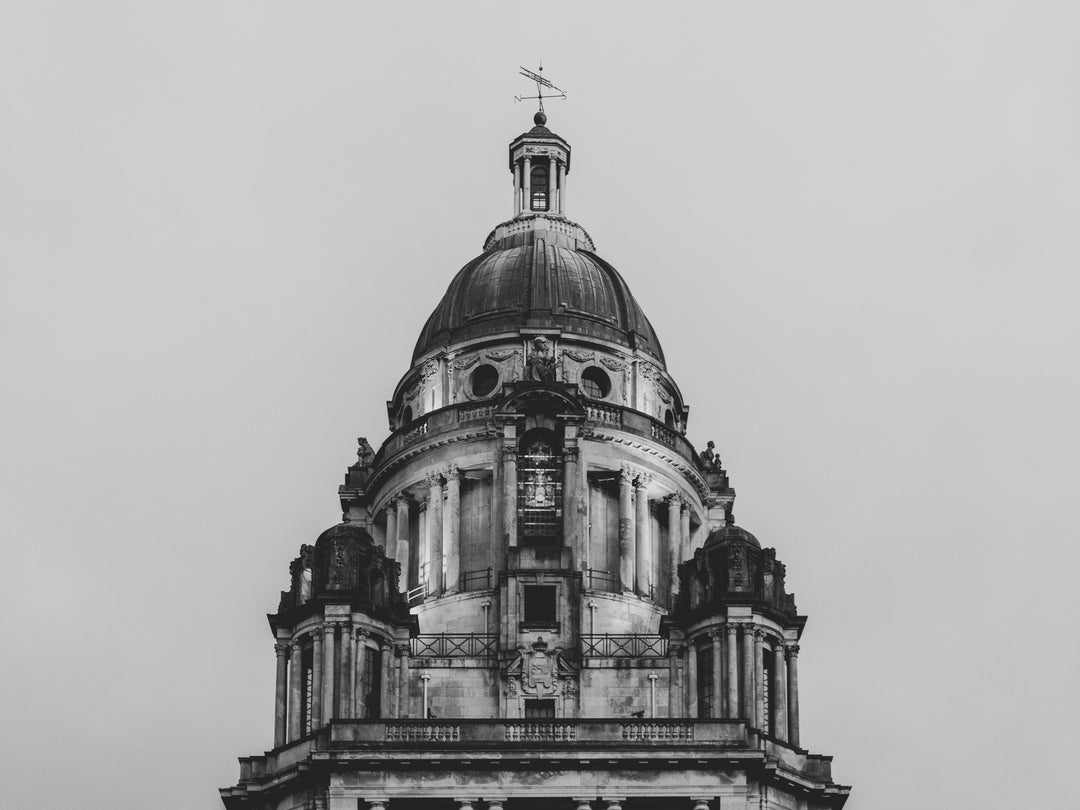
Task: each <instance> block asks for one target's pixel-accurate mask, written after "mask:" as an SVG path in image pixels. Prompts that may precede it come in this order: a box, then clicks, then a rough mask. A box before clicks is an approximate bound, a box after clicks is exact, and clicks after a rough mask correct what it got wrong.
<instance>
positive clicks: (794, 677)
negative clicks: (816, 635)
mask: <svg viewBox="0 0 1080 810" xmlns="http://www.w3.org/2000/svg"><path fill="white" fill-rule="evenodd" d="M787 710H788V742H789V743H791V744H792V745H794V746H795V747H796V748H798V747H799V645H798V644H789V645H788V648H787Z"/></svg>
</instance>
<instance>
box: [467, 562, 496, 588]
mask: <svg viewBox="0 0 1080 810" xmlns="http://www.w3.org/2000/svg"><path fill="white" fill-rule="evenodd" d="M491 574H492V569H491V566H488V567H487V568H478V569H477V570H475V571H466V572H465V573H464V574H462V575H461V590H463V591H487V590H490V589H491Z"/></svg>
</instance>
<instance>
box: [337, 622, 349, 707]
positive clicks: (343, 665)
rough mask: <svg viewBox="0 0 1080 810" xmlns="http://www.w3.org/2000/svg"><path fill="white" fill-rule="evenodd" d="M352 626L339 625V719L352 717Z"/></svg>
mask: <svg viewBox="0 0 1080 810" xmlns="http://www.w3.org/2000/svg"><path fill="white" fill-rule="evenodd" d="M352 640H353V636H352V625H351V624H350V623H348V622H345V623H343V624H342V625H341V653H340V654H339V656H338V657H339V658H340V659H341V660H340V663H339V665H338V673H339V674H340V677H341V680H339V681H338V683H340V684H341V685H340V686H339V687H338V713H337V716H338V717H341V718H349V717H352V711H351V709H352V679H353V668H352V660H353V651H352Z"/></svg>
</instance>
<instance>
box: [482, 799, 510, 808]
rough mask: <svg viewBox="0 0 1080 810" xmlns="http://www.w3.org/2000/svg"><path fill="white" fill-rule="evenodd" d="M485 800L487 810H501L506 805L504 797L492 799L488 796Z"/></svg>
mask: <svg viewBox="0 0 1080 810" xmlns="http://www.w3.org/2000/svg"><path fill="white" fill-rule="evenodd" d="M486 798H487V806H488V810H503V805H504V804H506V798H505V797H500V798H498V799H493V798H491V797H490V796H488V797H486Z"/></svg>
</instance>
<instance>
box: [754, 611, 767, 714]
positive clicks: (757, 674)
mask: <svg viewBox="0 0 1080 810" xmlns="http://www.w3.org/2000/svg"><path fill="white" fill-rule="evenodd" d="M764 639H765V633H764V631H762V630H755V631H754V670H753V671H754V712H755V715H754V725H755V726H756V727H757V728H762V729H763V728H764V727H765V725H766V720H767V719H768V715H767V714H766V712H768V710H769V707H768V706H766V705H765V686H764V684H765V654H764V646H763V644H762V642H763V640H764Z"/></svg>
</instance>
